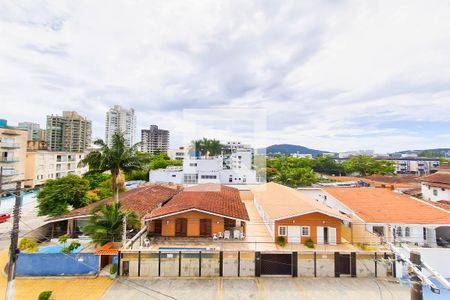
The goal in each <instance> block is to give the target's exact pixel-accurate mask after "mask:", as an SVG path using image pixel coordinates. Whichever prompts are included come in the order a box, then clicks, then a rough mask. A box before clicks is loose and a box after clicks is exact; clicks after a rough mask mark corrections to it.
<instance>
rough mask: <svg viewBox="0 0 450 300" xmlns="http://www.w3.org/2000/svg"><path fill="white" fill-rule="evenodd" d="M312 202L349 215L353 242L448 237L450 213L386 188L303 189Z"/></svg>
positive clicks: (424, 242) (431, 242)
mask: <svg viewBox="0 0 450 300" xmlns="http://www.w3.org/2000/svg"><path fill="white" fill-rule="evenodd" d="M302 192H303V193H304V194H305V195H308V196H309V197H311V198H312V199H314V200H315V201H317V202H319V203H322V204H324V205H326V206H328V207H331V208H334V209H336V210H339V211H340V212H342V213H344V214H346V215H349V216H352V217H353V218H355V219H357V220H358V221H357V222H354V223H353V224H352V228H351V229H352V230H351V234H352V236H351V237H350V240H351V241H352V242H353V243H376V242H377V240H376V237H379V238H380V239H379V242H381V241H382V240H387V241H390V242H404V243H412V244H416V245H419V246H431V247H434V246H436V238H438V237H446V238H447V237H450V213H449V212H448V211H446V210H444V209H441V208H438V207H435V206H433V205H431V204H429V203H427V202H425V201H422V200H419V199H416V198H413V197H410V196H407V195H404V194H401V193H397V192H395V191H392V190H390V189H386V188H368V187H362V188H336V187H334V188H333V187H330V188H321V189H320V188H317V189H315V188H309V189H302Z"/></svg>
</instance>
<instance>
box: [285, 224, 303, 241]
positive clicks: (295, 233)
mask: <svg viewBox="0 0 450 300" xmlns="http://www.w3.org/2000/svg"><path fill="white" fill-rule="evenodd" d="M300 233H301V227H300V226H288V243H291V244H300V239H301V234H300Z"/></svg>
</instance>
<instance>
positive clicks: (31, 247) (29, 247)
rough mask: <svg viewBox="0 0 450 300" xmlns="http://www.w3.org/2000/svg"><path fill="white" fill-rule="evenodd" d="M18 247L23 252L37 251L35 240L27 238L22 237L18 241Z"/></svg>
mask: <svg viewBox="0 0 450 300" xmlns="http://www.w3.org/2000/svg"><path fill="white" fill-rule="evenodd" d="M19 249H20V250H21V251H23V252H28V253H32V252H37V250H38V249H37V243H36V241H34V240H32V239H29V238H23V239H21V240H20V242H19Z"/></svg>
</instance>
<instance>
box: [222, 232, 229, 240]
mask: <svg viewBox="0 0 450 300" xmlns="http://www.w3.org/2000/svg"><path fill="white" fill-rule="evenodd" d="M223 239H224V240H229V239H230V231H229V230H225V232H224V233H223Z"/></svg>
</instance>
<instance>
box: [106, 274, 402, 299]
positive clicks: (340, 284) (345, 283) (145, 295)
mask: <svg viewBox="0 0 450 300" xmlns="http://www.w3.org/2000/svg"><path fill="white" fill-rule="evenodd" d="M101 299H104V300H111V299H120V300H128V299H130V300H131V299H162V300H167V299H196V300H201V299H205V300H209V299H221V300H227V299H230V300H232V299H233V300H235V299H238V300H244V299H245V300H247V299H263V300H264V299H265V300H272V299H273V300H290V299H295V300H299V299H305V300H337V299H349V300H352V299H355V300H360V299H364V300H379V299H390V300H403V299H405V300H409V299H410V292H409V288H408V287H406V286H402V285H399V284H395V283H390V282H387V281H385V280H374V279H365V278H248V279H245V278H239V279H238V278H233V279H225V278H222V279H220V278H217V279H167V278H165V279H136V278H134V279H123V278H121V279H118V280H116V281H115V283H114V284H113V286H112V287H111V288H110V289H109V290H108V291H107V292H106V293H105V294H104V295H103V297H102V298H101Z"/></svg>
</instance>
